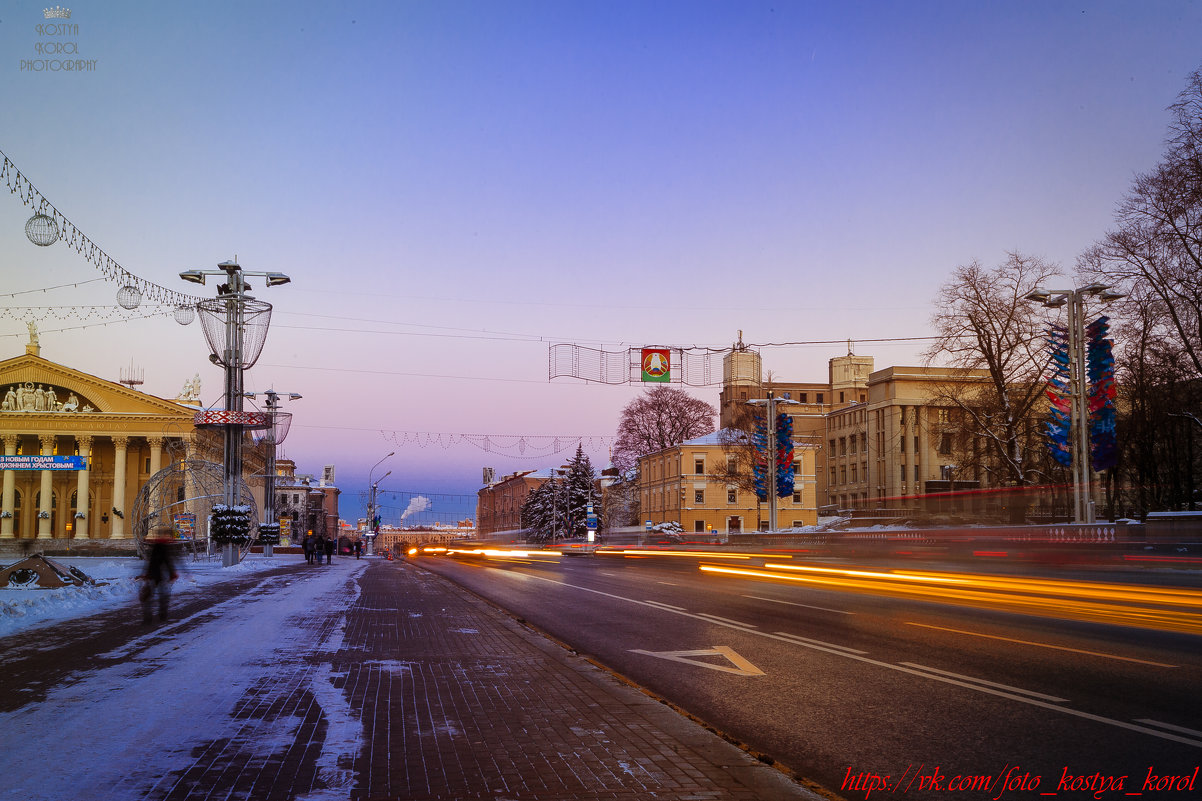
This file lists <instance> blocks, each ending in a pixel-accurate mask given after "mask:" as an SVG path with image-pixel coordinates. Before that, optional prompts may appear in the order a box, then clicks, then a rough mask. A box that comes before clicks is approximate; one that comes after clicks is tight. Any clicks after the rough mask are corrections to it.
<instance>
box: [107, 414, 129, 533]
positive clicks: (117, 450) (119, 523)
mask: <svg viewBox="0 0 1202 801" xmlns="http://www.w3.org/2000/svg"><path fill="white" fill-rule="evenodd" d="M128 447H129V437H113V451H114V454H115V455H114V457H113V508H114V509H116V510H117V511H119V512H121V514H117V513H116V512H114V513H113V529H112V533H110V534H109V539H114V540H120V539H125V517H124V516H125V513H126V511H127V510H126V509H125V508H124V507H125V450H126V448H128Z"/></svg>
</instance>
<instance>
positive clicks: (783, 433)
mask: <svg viewBox="0 0 1202 801" xmlns="http://www.w3.org/2000/svg"><path fill="white" fill-rule="evenodd" d="M793 478H794V476H793V417H792V416H791V415H787V414H785V413H784V412H781V413H780V414H778V415H777V416H776V496H777V497H778V498H788V497H789V496H791V495H792V494H793Z"/></svg>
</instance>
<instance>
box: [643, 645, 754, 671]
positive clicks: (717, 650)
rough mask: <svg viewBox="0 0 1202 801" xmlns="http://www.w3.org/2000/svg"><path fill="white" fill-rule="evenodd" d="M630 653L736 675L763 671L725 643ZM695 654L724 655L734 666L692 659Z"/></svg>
mask: <svg viewBox="0 0 1202 801" xmlns="http://www.w3.org/2000/svg"><path fill="white" fill-rule="evenodd" d="M630 652H631V653H632V654H644V655H646V656H654V657H658V658H660V659H670V660H672V661H673V662H684V663H685V664H686V665H697V666H698V667H705V668H709V669H711V670H721V671H722V672H723V673H733V674H735V675H736V676H763V675H764V671H762V670H760V669H759V668H758V667H756V666H755V665H753V664H751V663H750V662H748V661H747V660H746V659H744V658H743V657H741V656H739V655H738V654H737V653H735V650H734V649H733V648H728V647H727V646H725V645H715V646H714V647H713V648H707V649H704V650H700V651H644V650H642V649H638V648H632V649H631V651H630ZM695 656H721V657H725V658H726V659H727V660H728V661H729V662H730V663H731V664H732V665H734V667H727V666H726V665H715V664H714V663H713V662H702V661H701V660H699V659H692V658H690V657H695Z"/></svg>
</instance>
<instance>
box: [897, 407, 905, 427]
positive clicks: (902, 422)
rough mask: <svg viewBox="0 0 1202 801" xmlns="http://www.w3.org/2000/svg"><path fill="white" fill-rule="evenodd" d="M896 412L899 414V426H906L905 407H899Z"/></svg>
mask: <svg viewBox="0 0 1202 801" xmlns="http://www.w3.org/2000/svg"><path fill="white" fill-rule="evenodd" d="M898 411H899V412H900V413H901V424H902V425H903V426H904V425H905V424H906V407H905V406H899V407H898Z"/></svg>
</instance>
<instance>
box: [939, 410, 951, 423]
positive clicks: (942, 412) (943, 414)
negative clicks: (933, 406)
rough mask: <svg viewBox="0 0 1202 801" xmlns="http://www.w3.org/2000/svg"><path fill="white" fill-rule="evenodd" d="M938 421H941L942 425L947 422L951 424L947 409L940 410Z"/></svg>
mask: <svg viewBox="0 0 1202 801" xmlns="http://www.w3.org/2000/svg"><path fill="white" fill-rule="evenodd" d="M938 420H939V422H941V423H946V422H949V421H948V411H947V409H940V410H939V417H938Z"/></svg>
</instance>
